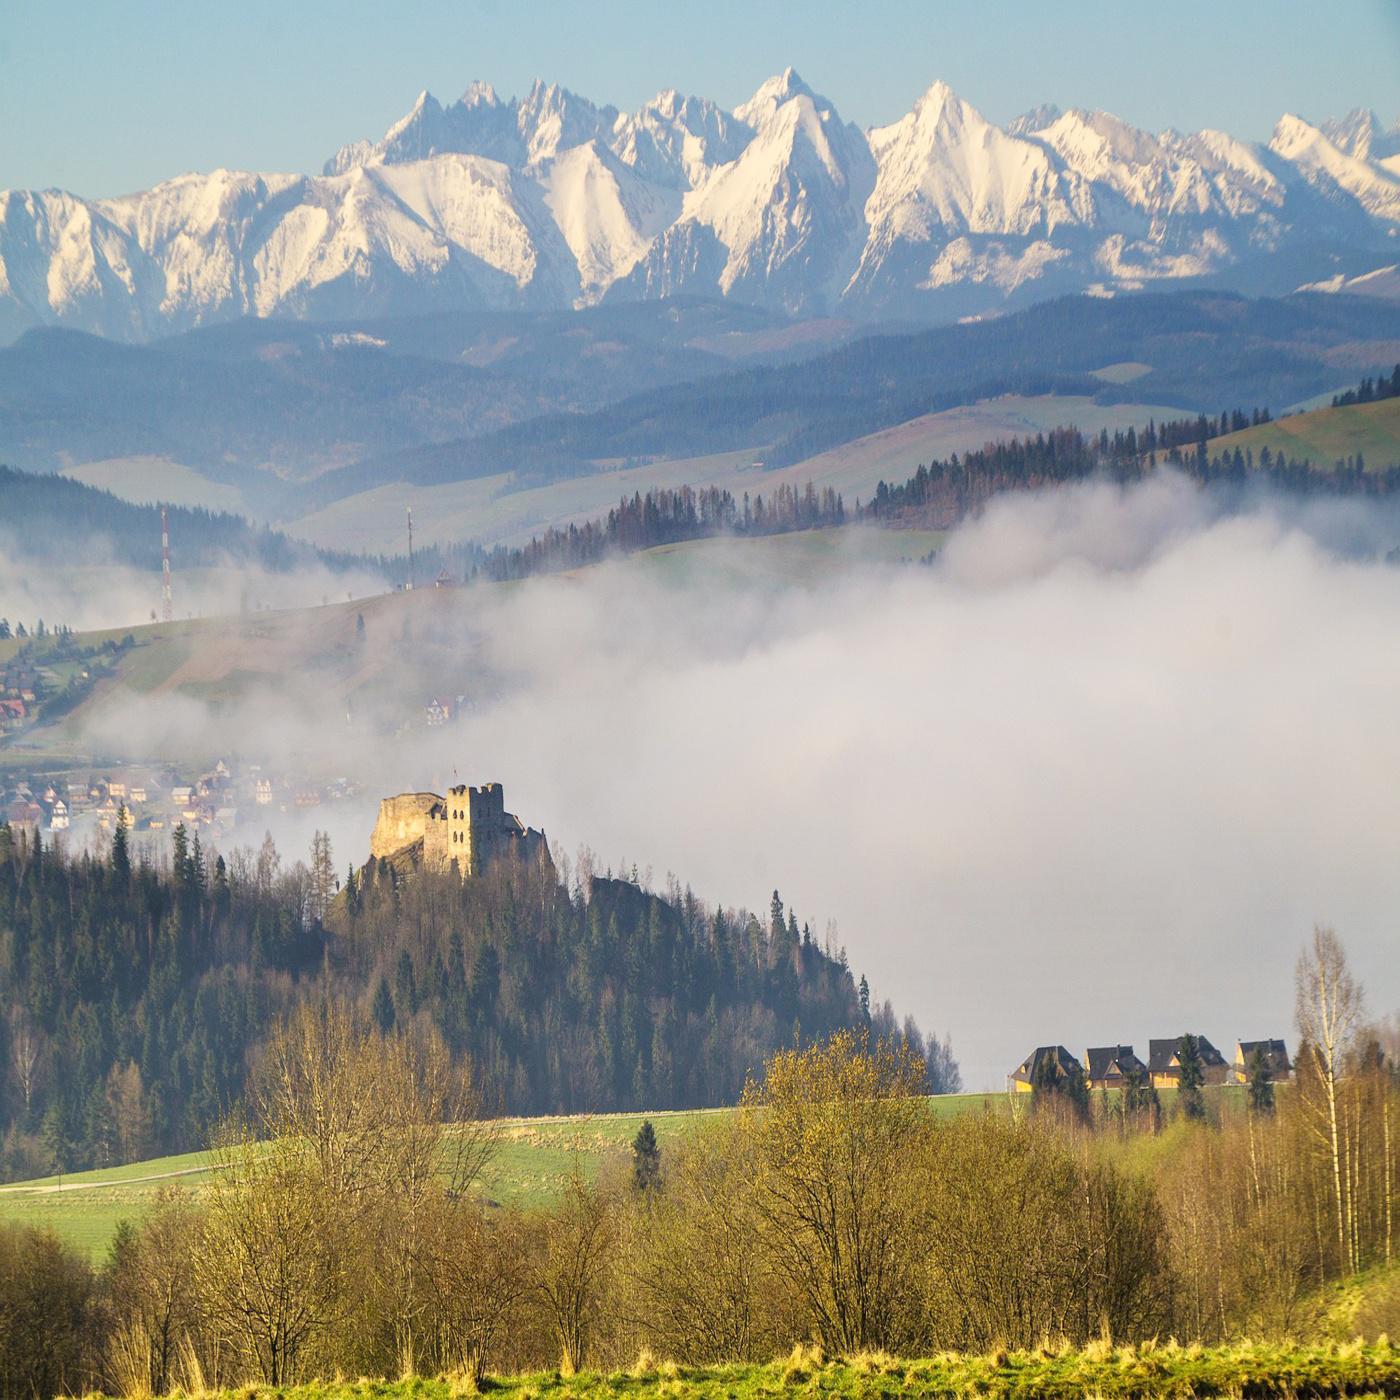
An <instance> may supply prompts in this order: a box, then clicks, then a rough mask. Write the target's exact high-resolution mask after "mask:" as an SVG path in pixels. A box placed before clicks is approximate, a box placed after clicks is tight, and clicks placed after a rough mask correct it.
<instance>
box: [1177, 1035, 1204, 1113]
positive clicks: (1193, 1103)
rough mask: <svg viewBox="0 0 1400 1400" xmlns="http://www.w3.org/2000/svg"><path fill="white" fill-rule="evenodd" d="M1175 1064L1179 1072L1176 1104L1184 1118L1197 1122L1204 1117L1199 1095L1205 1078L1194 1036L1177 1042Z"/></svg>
mask: <svg viewBox="0 0 1400 1400" xmlns="http://www.w3.org/2000/svg"><path fill="white" fill-rule="evenodd" d="M1176 1062H1177V1065H1178V1066H1179V1067H1180V1072H1181V1074H1180V1078H1179V1079H1178V1081H1177V1103H1178V1104H1179V1105H1180V1108H1181V1112H1182V1115H1183V1116H1184V1117H1186V1118H1190V1119H1193V1120H1196V1121H1199V1120H1201V1119H1203V1118H1204V1117H1205V1116H1206V1099H1205V1095H1204V1094H1203V1093H1201V1085H1202V1084H1204V1083H1205V1081H1206V1077H1205V1071H1204V1070H1203V1069H1202V1068H1201V1047H1200V1045H1199V1044H1198V1043H1197V1041H1196V1037H1195V1036H1194V1035H1184V1036H1182V1037H1181V1039H1180V1040H1179V1041H1178V1042H1177V1046H1176Z"/></svg>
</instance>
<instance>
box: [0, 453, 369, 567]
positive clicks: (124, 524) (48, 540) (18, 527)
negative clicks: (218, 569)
mask: <svg viewBox="0 0 1400 1400" xmlns="http://www.w3.org/2000/svg"><path fill="white" fill-rule="evenodd" d="M169 519H170V528H171V531H172V534H173V535H174V537H175V538H176V539H177V540H178V548H179V550H180V551H181V552H182V554H183V556H184V558H185V560H186V561H194V560H197V561H199V562H200V563H201V564H206V565H207V564H215V563H220V562H226V563H233V564H247V565H256V566H258V567H261V568H264V569H269V570H272V571H274V572H283V571H286V570H289V569H294V568H298V567H301V566H303V565H306V564H314V563H322V564H326V565H329V566H330V567H332V568H336V567H350V566H352V565H356V566H366V561H363V560H358V559H351V558H349V557H348V556H344V555H336V554H328V553H326V552H324V551H322V550H318V549H316V548H314V547H313V546H311V545H309V544H305V543H303V542H302V541H300V540H293V539H289V538H288V537H287V536H286V535H284V534H281V533H280V532H279V531H276V530H270V529H268V528H267V527H266V526H257V525H252V524H250V523H249V522H248V521H247V520H245V519H244V518H243V517H242V516H239V515H229V514H226V513H224V512H222V511H220V512H214V511H207V510H202V509H199V508H189V507H185V506H171V507H170V508H169ZM0 547H3V549H4V551H5V553H6V554H7V555H9V556H10V557H11V558H16V559H35V560H43V561H45V562H47V563H55V562H58V561H63V562H71V563H90V562H111V563H116V564H126V565H130V566H131V567H132V568H137V569H159V568H160V508H159V507H158V506H138V505H133V504H132V503H131V502H129V501H123V500H120V499H119V498H118V497H116V496H114V495H112V494H111V492H109V491H99V490H97V489H96V488H94V487H92V486H84V485H83V484H82V483H80V482H77V481H70V480H68V479H67V478H66V477H62V476H52V475H47V474H45V475H37V474H34V473H30V472H21V471H15V470H14V469H13V468H12V467H7V466H0Z"/></svg>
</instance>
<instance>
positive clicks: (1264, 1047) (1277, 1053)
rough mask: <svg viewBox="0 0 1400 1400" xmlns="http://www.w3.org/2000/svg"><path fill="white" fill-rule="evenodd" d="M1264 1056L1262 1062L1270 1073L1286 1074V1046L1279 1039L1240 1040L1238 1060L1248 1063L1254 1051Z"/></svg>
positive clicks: (1287, 1065) (1287, 1066) (1288, 1066)
mask: <svg viewBox="0 0 1400 1400" xmlns="http://www.w3.org/2000/svg"><path fill="white" fill-rule="evenodd" d="M1256 1051H1257V1052H1258V1053H1259V1054H1260V1055H1262V1056H1263V1057H1264V1064H1265V1065H1266V1066H1267V1067H1268V1069H1269V1072H1270V1073H1271V1074H1287V1073H1288V1071H1289V1069H1290V1065H1289V1063H1288V1047H1287V1046H1286V1045H1285V1044H1284V1043H1283V1041H1281V1040H1242V1041H1240V1060H1241V1061H1242V1063H1244V1064H1245V1065H1248V1064H1249V1061H1250V1059H1251V1058H1252V1057H1253V1055H1254V1054H1255V1052H1256Z"/></svg>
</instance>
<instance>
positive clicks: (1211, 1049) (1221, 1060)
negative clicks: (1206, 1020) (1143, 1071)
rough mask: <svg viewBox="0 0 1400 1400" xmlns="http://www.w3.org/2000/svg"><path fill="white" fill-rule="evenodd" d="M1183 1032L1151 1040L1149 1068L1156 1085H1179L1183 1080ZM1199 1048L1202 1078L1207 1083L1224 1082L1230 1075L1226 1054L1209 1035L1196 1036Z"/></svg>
mask: <svg viewBox="0 0 1400 1400" xmlns="http://www.w3.org/2000/svg"><path fill="white" fill-rule="evenodd" d="M1183 1039H1184V1037H1183V1036H1179V1035H1178V1036H1173V1037H1172V1038H1171V1039H1170V1040H1153V1041H1149V1042H1148V1054H1147V1072H1148V1074H1149V1075H1150V1076H1151V1079H1152V1087H1153V1088H1154V1089H1175V1088H1176V1087H1177V1085H1178V1084H1180V1083H1181V1061H1180V1060H1179V1059H1178V1058H1177V1050H1178V1048H1179V1047H1180V1045H1181V1042H1182V1040H1183ZM1195 1040H1196V1051H1197V1053H1198V1054H1199V1055H1200V1057H1201V1078H1202V1082H1203V1083H1206V1084H1224V1083H1225V1082H1226V1081H1227V1080H1228V1079H1229V1077H1230V1067H1229V1065H1227V1064H1226V1063H1225V1057H1224V1055H1222V1054H1221V1053H1220V1051H1219V1050H1217V1049H1216V1048H1215V1046H1214V1045H1212V1044H1211V1043H1210V1041H1208V1040H1207V1039H1206V1038H1205V1036H1203V1035H1198V1036H1196V1037H1195Z"/></svg>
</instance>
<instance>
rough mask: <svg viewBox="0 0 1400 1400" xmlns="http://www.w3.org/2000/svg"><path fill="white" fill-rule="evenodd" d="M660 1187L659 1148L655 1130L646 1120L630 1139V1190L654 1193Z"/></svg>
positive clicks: (649, 1121) (649, 1120)
mask: <svg viewBox="0 0 1400 1400" xmlns="http://www.w3.org/2000/svg"><path fill="white" fill-rule="evenodd" d="M660 1185H661V1148H660V1147H659V1146H658V1145H657V1142H656V1129H655V1128H653V1127H652V1126H651V1119H650V1118H648V1119H647V1120H646V1121H645V1122H644V1123H643V1124H642V1126H641V1127H640V1128H638V1129H637V1136H636V1137H635V1138H633V1139H632V1189H633V1190H634V1191H655V1190H657V1189H658V1188H659V1187H660Z"/></svg>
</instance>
